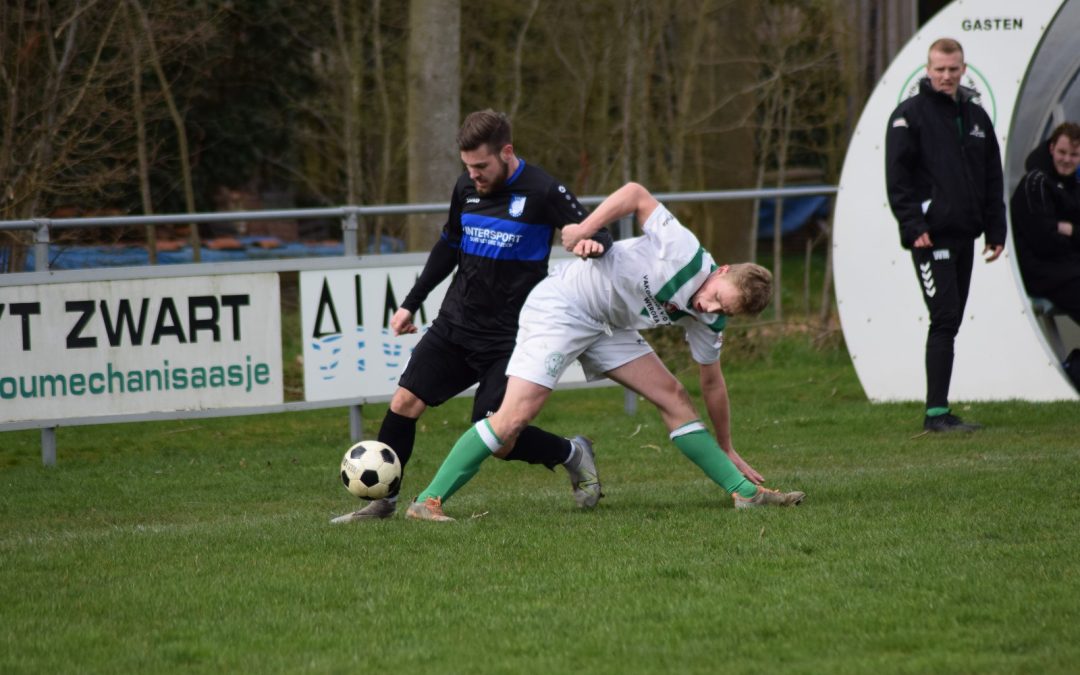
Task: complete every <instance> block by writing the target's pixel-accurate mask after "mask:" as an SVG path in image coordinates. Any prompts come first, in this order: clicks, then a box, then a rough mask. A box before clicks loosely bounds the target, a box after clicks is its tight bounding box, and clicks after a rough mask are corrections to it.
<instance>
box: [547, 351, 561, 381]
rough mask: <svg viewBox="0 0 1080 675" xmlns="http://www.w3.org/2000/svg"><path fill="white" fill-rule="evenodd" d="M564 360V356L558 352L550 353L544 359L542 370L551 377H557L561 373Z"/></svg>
mask: <svg viewBox="0 0 1080 675" xmlns="http://www.w3.org/2000/svg"><path fill="white" fill-rule="evenodd" d="M565 360H566V356H565V355H564V354H561V353H559V352H551V353H550V354H548V355H547V358H546V359H544V369H545V370H547V374H548V375H549V376H551V377H558V376H559V373H561V372H562V365H563V362H564V361H565Z"/></svg>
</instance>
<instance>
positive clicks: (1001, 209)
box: [885, 38, 1005, 431]
mask: <svg viewBox="0 0 1080 675" xmlns="http://www.w3.org/2000/svg"><path fill="white" fill-rule="evenodd" d="M965 70H966V66H965V64H964V52H963V48H962V47H961V46H960V44H959V43H958V42H956V41H955V40H951V39H948V38H943V39H940V40H937V41H936V42H934V44H932V45H931V46H930V52H929V62H928V65H927V74H928V77H926V78H924V79H923V80H922V81H921V82H920V83H919V93H918V94H916V95H915V96H913V97H911V98H909V99H907V100H906V101H904V102H902V103H901V104H900V105H899V106H897V108H896V110H895V111H893V114H892V115H891V116H890V117H889V126H888V130H887V132H886V136H885V181H886V185H887V188H888V192H889V205H890V206H891V207H892V212H893V215H894V216H895V217H896V220H897V222H898V223H899V224H900V243H901V245H902V246H903V247H904V248H906V249H910V250H911V257H912V260H913V262H914V263H915V272H916V275H917V277H918V280H919V285H920V288H921V289H922V294H923V300H924V301H925V302H926V307H927V309H929V310H930V329H929V332H928V334H927V338H926V417H925V418H924V420H923V428H924V429H925V430H927V431H974V430H976V429H978V428H979V426H978V425H976V424H967V423H965V422H963V421H962V420H960V418H958V417H957V416H955V415H953V414H952V413H951V412H950V409H949V381H950V379H951V377H952V366H953V342H954V340H955V338H956V334H957V332H958V331H959V330H960V321H961V319H962V318H963V314H964V306H965V305H966V304H967V296H968V289H969V287H970V284H971V271H972V265H973V261H974V257H975V253H974V240H975V239H976V238H977V237H978V236H979V235H981V234H985V237H986V246H985V248H984V250H983V254H984V255H985V256H986V261H987V262H993V261H994V260H997V258H998V256H1000V255H1001V251H1002V249H1003V248H1004V247H1005V203H1004V196H1003V186H1002V173H1001V152H1000V150H999V148H998V142H997V136H996V134H995V133H994V128H993V125H992V124H991V122H990V117H989V116H988V115H987V114H986V111H984V110H983V109H982V108H981V107H980V106H979V105H978V104H977V103H975V101H973V100H972V99H973V96H974V92H973V91H972V90H970V89H968V88H966V87H962V86H960V78H961V77H962V76H963V74H964V72H965Z"/></svg>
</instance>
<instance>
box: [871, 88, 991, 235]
mask: <svg viewBox="0 0 1080 675" xmlns="http://www.w3.org/2000/svg"><path fill="white" fill-rule="evenodd" d="M974 93H975V92H973V91H972V90H971V89H968V88H966V87H960V89H959V97H958V98H959V100H953V98H952V97H951V96H948V95H947V94H942V93H940V92H937V91H934V89H933V88H932V87H931V86H930V80H929V78H923V80H922V81H921V82H920V83H919V93H918V94H917V95H915V96H913V97H911V98H909V99H907V100H906V101H903V102H902V103H901V104H900V105H899V106H897V108H896V110H894V111H893V114H892V116H891V117H890V118H889V126H888V130H887V132H886V135H885V182H886V186H887V189H888V193H889V206H890V207H891V208H892V212H893V215H894V216H896V220H897V221H898V222H899V224H900V243H901V245H902V246H903V247H904V248H908V249H910V248H911V247H912V245H913V244H914V243H915V240H916V239H918V238H919V236H920V235H922V233H924V232H929V233H930V239H931V240H932V241H933V243H934V245H935V246H936V247H937V246H953V245H958V244H963V243H970V242H971V241H972V240H974V239H976V238H977V237H978V236H979V235H981V234H984V233H985V235H986V243H987V244H990V245H997V244H1004V243H1005V202H1004V195H1003V185H1002V173H1001V151H1000V149H999V148H998V142H997V136H996V134H995V133H994V128H993V124H992V123H991V121H990V117H989V116H988V115H987V114H986V111H985V110H983V109H982V107H981V106H979V105H978V104H977V103H975V102H974V101H973V100H972V98H973V96H974ZM927 201H929V205H928V206H927V209H926V211H925V213H924V211H923V208H924V204H926V202H927Z"/></svg>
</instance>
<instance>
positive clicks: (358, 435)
mask: <svg viewBox="0 0 1080 675" xmlns="http://www.w3.org/2000/svg"><path fill="white" fill-rule="evenodd" d="M349 438H351V439H352V442H353V443H359V442H360V441H362V440H364V408H363V406H359V405H351V406H349Z"/></svg>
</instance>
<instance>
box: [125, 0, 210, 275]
mask: <svg viewBox="0 0 1080 675" xmlns="http://www.w3.org/2000/svg"><path fill="white" fill-rule="evenodd" d="M128 1H129V2H130V4H131V7H132V9H134V10H135V13H136V14H137V15H138V16H139V20H140V22H141V23H142V27H143V31H144V32H145V33H146V46H147V49H148V51H149V55H150V65H151V66H153V68H154V73H155V74H156V75H157V78H158V84H160V85H161V93H162V96H163V97H164V98H165V105H166V106H167V107H168V108H169V116H170V117H171V118H172V122H173V126H174V127H175V128H176V144H177V154H179V155H180V175H181V178H182V179H183V182H184V206H185V208H187V212H188V213H195V189H194V187H193V185H192V181H191V155H190V154H189V151H188V139H187V126H186V125H185V123H184V117H183V115H181V114H180V109H179V108H177V107H176V100H175V99H174V98H173V95H172V87H171V86H170V85H169V80H168V78H166V77H165V70H164V69H163V68H162V67H161V59H160V58H159V57H158V52H157V46H156V45H155V44H154V31H153V28H151V26H150V19H149V18H148V17H147V16H146V12H145V11H144V10H143V8H142V5H140V4H139V0H128ZM189 227H190V228H191V259H192V260H193V261H194V262H199V261H200V260H201V259H202V241H201V240H200V238H199V225H198V224H197V223H191V225H190V226H189Z"/></svg>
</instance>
